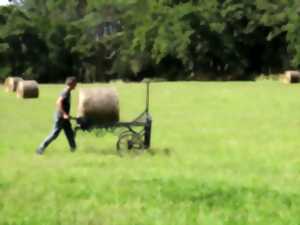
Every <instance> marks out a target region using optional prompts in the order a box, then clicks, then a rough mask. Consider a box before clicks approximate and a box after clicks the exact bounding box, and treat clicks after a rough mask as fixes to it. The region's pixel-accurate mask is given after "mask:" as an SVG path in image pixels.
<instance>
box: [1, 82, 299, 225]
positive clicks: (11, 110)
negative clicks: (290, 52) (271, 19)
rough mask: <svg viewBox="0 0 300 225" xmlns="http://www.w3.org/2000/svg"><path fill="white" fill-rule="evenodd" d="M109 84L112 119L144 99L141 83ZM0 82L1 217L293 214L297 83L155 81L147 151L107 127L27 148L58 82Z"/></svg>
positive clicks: (248, 220) (64, 222)
mask: <svg viewBox="0 0 300 225" xmlns="http://www.w3.org/2000/svg"><path fill="white" fill-rule="evenodd" d="M111 85H113V86H116V88H117V90H118V92H119V97H120V108H121V118H122V120H125V121H128V120H130V119H133V118H134V117H135V116H137V115H138V114H139V113H140V112H142V111H143V109H144V90H145V86H144V84H123V83H115V84H111ZM80 86H91V85H81V84H79V85H78V87H80ZM93 86H104V85H103V84H96V85H95V84H94V85H93ZM0 88H1V90H0V225H82V224H86V225H179V224H180V225H192V224H207V225H208V224H209V225H219V224H228V225H234V224H241V225H244V224H262V225H266V224H284V225H287V224H291V225H296V224H300V193H299V187H300V86H299V85H291V86H289V85H283V84H280V83H278V82H275V81H259V82H222V83H221V82H220V83H215V82H174V83H153V84H152V86H151V103H150V111H151V114H152V116H153V120H154V121H153V139H152V148H151V151H149V152H145V153H143V154H139V155H127V156H125V157H119V156H118V154H117V153H116V150H115V142H116V139H117V138H116V136H114V135H113V134H111V133H108V134H106V135H104V136H103V137H95V136H94V135H93V134H85V133H79V134H78V136H77V142H78V151H77V152H76V153H70V152H69V150H68V146H67V142H66V140H65V137H64V135H63V134H61V135H60V136H59V138H58V139H57V140H56V141H55V142H54V143H53V144H52V145H50V146H49V148H48V149H47V150H46V152H45V155H43V156H38V155H36V154H35V149H36V147H37V146H38V145H39V144H40V142H41V141H42V140H43V139H44V138H45V137H46V136H47V134H48V133H49V132H50V130H51V128H52V118H53V113H54V102H55V100H56V98H57V96H58V94H59V93H60V91H61V89H62V88H63V86H62V85H41V87H40V91H41V97H40V98H39V99H38V100H20V99H17V98H16V97H15V95H14V94H8V93H5V92H4V91H3V88H2V87H0ZM77 93H78V90H76V91H75V93H74V94H73V109H72V110H73V115H75V114H76V101H77Z"/></svg>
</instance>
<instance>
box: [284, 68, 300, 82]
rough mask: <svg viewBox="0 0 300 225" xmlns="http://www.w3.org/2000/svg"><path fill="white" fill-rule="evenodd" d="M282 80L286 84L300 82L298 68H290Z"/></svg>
mask: <svg viewBox="0 0 300 225" xmlns="http://www.w3.org/2000/svg"><path fill="white" fill-rule="evenodd" d="M281 81H282V82H283V83H285V84H291V83H299V82H300V72H299V71H297V70H288V71H286V72H285V73H284V75H283V76H282V77H281Z"/></svg>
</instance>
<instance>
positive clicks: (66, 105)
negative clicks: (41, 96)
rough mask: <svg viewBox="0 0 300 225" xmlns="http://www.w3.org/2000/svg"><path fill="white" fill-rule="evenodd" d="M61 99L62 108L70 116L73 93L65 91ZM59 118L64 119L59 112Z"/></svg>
mask: <svg viewBox="0 0 300 225" xmlns="http://www.w3.org/2000/svg"><path fill="white" fill-rule="evenodd" d="M60 97H62V108H63V110H64V111H65V112H66V113H67V114H69V113H70V108H71V103H70V99H71V93H70V91H68V90H64V91H63V92H62V93H61V94H60ZM57 116H58V117H63V115H62V113H61V112H60V111H58V112H57Z"/></svg>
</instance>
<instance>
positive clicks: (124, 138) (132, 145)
mask: <svg viewBox="0 0 300 225" xmlns="http://www.w3.org/2000/svg"><path fill="white" fill-rule="evenodd" d="M143 148H144V140H143V136H142V135H140V134H139V133H133V132H130V131H125V132H123V133H122V134H120V136H119V140H118V142H117V151H118V153H119V154H120V155H124V154H126V153H129V152H133V153H137V152H138V151H139V150H141V149H143Z"/></svg>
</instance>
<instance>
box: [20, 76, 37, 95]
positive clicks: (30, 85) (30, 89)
mask: <svg viewBox="0 0 300 225" xmlns="http://www.w3.org/2000/svg"><path fill="white" fill-rule="evenodd" d="M17 97H19V98H38V97H39V86H38V83H37V82H36V81H35V80H23V81H21V82H19V84H18V88H17Z"/></svg>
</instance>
